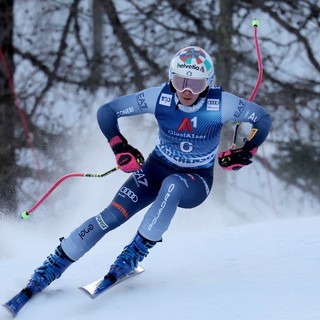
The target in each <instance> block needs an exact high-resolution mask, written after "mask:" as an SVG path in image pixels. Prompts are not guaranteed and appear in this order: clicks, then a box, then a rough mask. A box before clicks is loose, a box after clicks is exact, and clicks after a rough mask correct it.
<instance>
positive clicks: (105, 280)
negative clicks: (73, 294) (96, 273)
mask: <svg viewBox="0 0 320 320" xmlns="http://www.w3.org/2000/svg"><path fill="white" fill-rule="evenodd" d="M143 271H144V268H142V267H141V266H138V267H137V268H135V269H134V270H133V271H132V272H131V273H129V274H128V275H127V276H125V277H124V278H122V279H120V280H118V281H116V282H114V281H113V280H112V279H110V278H109V277H108V276H107V275H105V276H104V277H102V278H100V279H98V280H96V281H93V282H91V283H89V284H87V285H86V286H83V287H79V289H80V290H82V291H83V292H85V293H86V294H87V295H89V297H90V298H92V299H94V298H96V297H98V296H99V295H100V294H101V293H103V292H106V291H107V290H110V289H111V288H113V287H114V286H116V285H118V284H119V283H121V282H123V281H125V280H127V279H130V278H132V277H134V276H136V275H138V274H140V273H141V272H143Z"/></svg>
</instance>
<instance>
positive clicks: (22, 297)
mask: <svg viewBox="0 0 320 320" xmlns="http://www.w3.org/2000/svg"><path fill="white" fill-rule="evenodd" d="M31 297H32V294H31V293H30V292H29V291H28V290H27V289H23V290H21V291H20V292H19V293H18V294H16V295H15V296H14V297H13V298H11V299H10V300H9V301H8V302H6V303H5V304H3V307H4V308H5V309H6V310H7V311H9V313H10V314H11V315H12V317H13V318H14V317H15V316H16V315H17V314H18V312H19V311H20V310H21V309H22V308H23V307H24V306H25V304H26V303H27V302H28V301H29V300H30V299H31Z"/></svg>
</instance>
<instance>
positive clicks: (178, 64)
mask: <svg viewBox="0 0 320 320" xmlns="http://www.w3.org/2000/svg"><path fill="white" fill-rule="evenodd" d="M174 74H176V75H179V76H180V77H183V78H187V79H206V87H210V86H211V85H212V83H213V80H214V66H213V62H212V59H211V57H210V56H209V54H208V53H207V52H206V51H205V50H203V49H202V48H200V47H195V46H192V47H186V48H183V49H181V50H180V51H178V52H177V53H176V54H175V56H174V57H173V59H172V60H171V62H170V67H169V80H170V81H172V78H173V75H174Z"/></svg>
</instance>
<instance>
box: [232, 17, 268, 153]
mask: <svg viewBox="0 0 320 320" xmlns="http://www.w3.org/2000/svg"><path fill="white" fill-rule="evenodd" d="M258 26H259V20H258V19H254V20H252V27H253V28H254V45H255V48H256V55H257V60H258V70H259V73H258V78H257V82H256V85H255V87H254V89H253V91H252V93H251V95H250V97H249V99H248V100H249V101H253V100H254V98H255V96H256V94H257V92H258V90H259V87H260V84H261V81H262V76H263V65H262V59H261V55H260V48H259V41H258V32H257V29H258ZM240 124H241V122H237V123H236V127H235V129H234V133H233V142H232V146H231V149H233V148H235V147H236V140H237V135H238V130H239V127H240Z"/></svg>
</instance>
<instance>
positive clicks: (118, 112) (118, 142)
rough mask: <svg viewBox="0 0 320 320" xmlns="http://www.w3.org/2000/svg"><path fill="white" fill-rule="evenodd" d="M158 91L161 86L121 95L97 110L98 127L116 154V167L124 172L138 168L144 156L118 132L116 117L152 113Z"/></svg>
mask: <svg viewBox="0 0 320 320" xmlns="http://www.w3.org/2000/svg"><path fill="white" fill-rule="evenodd" d="M160 91H161V87H156V88H150V89H146V90H143V91H140V92H138V93H135V94H130V95H127V96H123V97H120V98H117V99H115V100H113V101H111V102H109V103H106V104H105V105H103V106H101V107H100V108H99V110H98V113H97V119H98V124H99V126H100V129H101V131H102V132H103V134H104V135H105V137H106V138H107V139H108V142H109V144H110V147H111V149H112V151H113V153H114V154H115V156H116V162H117V166H118V168H119V169H121V170H122V171H124V172H133V171H137V170H139V169H140V168H141V165H142V163H143V162H144V158H143V155H142V153H141V152H140V151H139V150H137V149H135V148H134V147H132V146H131V145H130V144H128V141H127V139H126V138H125V137H124V136H123V135H122V134H121V133H120V129H119V125H118V118H120V117H123V116H133V115H139V114H143V113H154V112H155V106H156V102H157V99H158V96H159V93H160Z"/></svg>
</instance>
